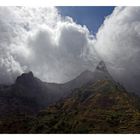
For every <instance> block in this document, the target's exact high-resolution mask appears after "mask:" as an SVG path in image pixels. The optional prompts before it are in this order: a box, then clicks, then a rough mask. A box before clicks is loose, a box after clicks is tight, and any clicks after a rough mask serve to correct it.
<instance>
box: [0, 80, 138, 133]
mask: <svg viewBox="0 0 140 140" xmlns="http://www.w3.org/2000/svg"><path fill="white" fill-rule="evenodd" d="M137 100H138V99H137V98H136V97H135V96H133V95H130V94H128V93H127V92H126V91H125V89H123V88H122V87H121V86H120V85H119V84H117V83H115V82H112V81H109V80H100V81H97V82H95V83H93V84H90V85H87V86H85V87H81V88H80V89H76V90H74V91H73V93H72V94H71V96H69V97H68V98H66V99H63V100H61V101H59V102H57V103H56V104H54V105H51V106H49V107H48V108H47V109H45V110H42V111H40V113H39V114H38V115H37V116H36V117H34V118H33V117H27V116H24V117H23V116H22V117H19V116H16V118H12V117H11V118H9V120H6V121H1V123H0V131H1V132H4V133H6V132H7V133H140V111H139V108H138V106H139V105H138V104H137ZM18 117H19V118H18ZM11 127H12V128H11Z"/></svg>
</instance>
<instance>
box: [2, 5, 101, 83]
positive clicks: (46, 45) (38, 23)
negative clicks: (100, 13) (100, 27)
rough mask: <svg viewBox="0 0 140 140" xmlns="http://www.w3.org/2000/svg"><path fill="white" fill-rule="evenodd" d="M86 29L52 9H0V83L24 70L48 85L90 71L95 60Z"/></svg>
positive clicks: (90, 38) (91, 43)
mask: <svg viewBox="0 0 140 140" xmlns="http://www.w3.org/2000/svg"><path fill="white" fill-rule="evenodd" d="M94 42H95V39H94V37H93V36H92V35H91V34H90V33H89V31H88V29H87V28H86V26H81V25H78V24H76V23H75V22H74V21H73V20H72V18H70V17H62V16H61V15H60V14H59V12H58V10H57V9H56V8H25V7H0V83H11V82H13V81H14V80H15V79H16V77H17V76H18V75H19V74H21V73H23V72H26V71H29V70H31V71H33V73H34V74H35V76H37V77H39V78H40V79H42V80H44V81H49V82H66V81H68V80H71V79H73V78H74V77H75V76H77V75H78V74H79V73H80V72H82V71H84V70H86V69H90V70H94V68H95V66H96V65H97V63H98V61H99V60H98V57H97V54H96V52H95V50H94V47H93V44H94Z"/></svg>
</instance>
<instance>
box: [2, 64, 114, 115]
mask: <svg viewBox="0 0 140 140" xmlns="http://www.w3.org/2000/svg"><path fill="white" fill-rule="evenodd" d="M104 79H108V80H112V78H111V76H110V74H109V73H108V71H107V69H106V66H105V64H104V62H103V61H101V62H100V63H99V65H98V66H97V68H96V70H95V71H94V72H91V71H84V72H83V73H81V74H80V75H79V76H78V77H76V78H75V79H74V80H72V81H69V82H67V83H64V84H56V83H46V82H42V81H41V80H39V79H38V78H36V77H34V75H33V73H32V72H29V73H23V74H22V75H21V76H19V77H17V79H16V81H15V84H13V85H11V86H2V85H1V87H0V104H1V106H0V114H1V115H5V114H7V115H9V114H11V113H12V114H15V113H31V114H32V113H36V112H38V111H39V110H40V109H42V108H44V107H47V106H48V105H50V104H53V103H55V102H56V101H58V100H60V99H63V98H65V97H67V96H68V95H70V93H71V92H72V91H73V90H74V89H76V88H80V87H82V86H84V85H88V84H89V83H94V82H95V81H97V80H104Z"/></svg>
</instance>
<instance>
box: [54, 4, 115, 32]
mask: <svg viewBox="0 0 140 140" xmlns="http://www.w3.org/2000/svg"><path fill="white" fill-rule="evenodd" d="M57 8H58V10H59V11H60V13H61V15H62V16H70V17H72V18H73V20H74V21H75V22H76V23H78V24H81V25H86V26H87V27H88V29H89V30H90V32H92V33H93V34H96V33H97V31H98V28H99V27H100V26H101V25H102V24H103V21H104V19H105V17H106V16H108V15H110V14H111V13H112V11H113V9H114V7H113V6H97V7H93V6H91V7H89V6H88V7H79V6H78V7H71V6H69V7H57Z"/></svg>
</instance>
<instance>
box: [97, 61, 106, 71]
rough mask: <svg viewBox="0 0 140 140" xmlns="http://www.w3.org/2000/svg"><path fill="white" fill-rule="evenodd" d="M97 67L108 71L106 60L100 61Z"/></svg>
mask: <svg viewBox="0 0 140 140" xmlns="http://www.w3.org/2000/svg"><path fill="white" fill-rule="evenodd" d="M96 69H97V70H100V71H107V68H106V65H105V63H104V61H100V62H99V64H98V65H97V67H96Z"/></svg>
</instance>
